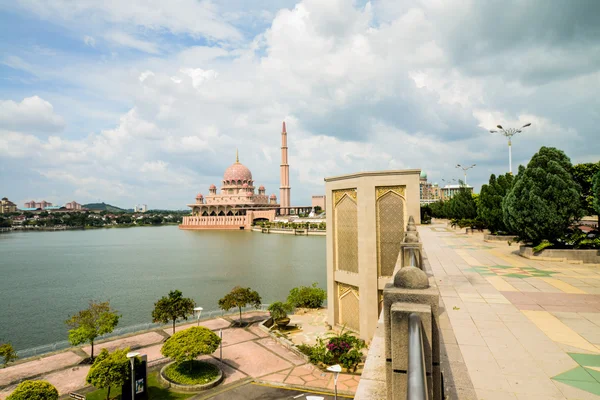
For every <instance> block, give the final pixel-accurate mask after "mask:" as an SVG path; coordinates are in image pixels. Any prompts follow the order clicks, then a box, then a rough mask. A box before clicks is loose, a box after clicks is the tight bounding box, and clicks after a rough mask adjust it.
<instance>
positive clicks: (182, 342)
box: [160, 326, 221, 366]
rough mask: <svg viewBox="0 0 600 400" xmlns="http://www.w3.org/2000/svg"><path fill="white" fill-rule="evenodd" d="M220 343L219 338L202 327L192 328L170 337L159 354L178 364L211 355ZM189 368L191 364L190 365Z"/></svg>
mask: <svg viewBox="0 0 600 400" xmlns="http://www.w3.org/2000/svg"><path fill="white" fill-rule="evenodd" d="M220 343H221V338H220V337H219V336H217V334H215V333H214V332H213V331H211V330H210V329H208V328H205V327H203V326H194V327H191V328H188V329H185V330H183V331H180V332H177V333H175V334H174V335H173V336H171V337H170V338H169V339H167V341H166V342H165V344H164V345H163V347H162V348H161V350H160V352H161V354H162V355H163V356H165V357H169V358H172V359H173V360H175V361H176V362H178V363H182V362H184V361H191V360H193V359H195V358H196V357H198V356H200V355H203V354H212V353H214V352H215V351H216V350H217V349H218V348H219V344H220ZM190 366H191V364H190Z"/></svg>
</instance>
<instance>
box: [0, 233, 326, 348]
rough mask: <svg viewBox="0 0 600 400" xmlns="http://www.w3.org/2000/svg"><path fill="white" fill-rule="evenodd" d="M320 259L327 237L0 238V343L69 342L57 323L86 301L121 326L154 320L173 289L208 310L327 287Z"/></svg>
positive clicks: (135, 235)
mask: <svg viewBox="0 0 600 400" xmlns="http://www.w3.org/2000/svg"><path fill="white" fill-rule="evenodd" d="M325 262H326V261H325V238H324V237H300V236H297V237H294V236H288V235H275V234H273V235H265V234H261V233H253V232H244V231H230V232H218V231H212V232H202V231H181V230H179V229H178V228H177V227H175V226H165V227H144V228H129V229H98V230H89V231H64V232H26V233H5V234H0V341H2V340H6V341H10V342H12V343H13V345H14V346H15V348H16V349H23V348H29V347H34V346H39V345H43V344H48V343H53V342H56V341H60V340H66V339H67V329H66V326H65V324H64V321H65V320H66V319H67V318H68V317H69V315H71V314H74V313H76V312H77V311H79V310H80V309H82V308H85V307H86V306H87V303H88V300H90V299H95V300H102V301H104V300H110V302H111V305H112V306H113V307H114V308H116V309H117V310H118V311H119V312H120V313H121V314H122V315H123V317H122V319H121V321H120V322H119V326H126V325H133V324H139V323H145V322H151V313H152V308H153V305H154V302H155V301H156V300H158V299H159V298H160V297H161V296H164V295H166V294H167V293H168V292H169V290H173V289H179V290H181V291H182V292H183V294H184V296H186V297H191V298H193V299H194V300H196V302H197V304H198V305H199V306H202V307H204V309H205V310H215V309H217V308H218V307H217V300H218V299H219V298H221V297H222V296H223V295H224V294H225V293H227V292H228V291H229V290H231V288H232V287H233V286H235V285H243V286H249V287H251V288H253V289H255V290H257V291H258V292H259V293H260V294H261V296H262V299H263V303H270V302H272V301H277V300H284V299H285V298H286V296H287V294H288V292H289V290H290V289H291V288H292V287H295V286H298V285H310V284H311V283H312V282H319V286H321V287H323V288H325V282H326V270H325Z"/></svg>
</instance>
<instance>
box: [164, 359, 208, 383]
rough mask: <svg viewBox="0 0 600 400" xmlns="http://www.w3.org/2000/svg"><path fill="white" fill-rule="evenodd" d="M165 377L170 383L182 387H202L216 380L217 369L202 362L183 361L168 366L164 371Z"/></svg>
mask: <svg viewBox="0 0 600 400" xmlns="http://www.w3.org/2000/svg"><path fill="white" fill-rule="evenodd" d="M165 376H166V377H167V378H168V379H169V380H170V381H171V382H177V383H180V384H183V385H204V384H206V383H209V382H212V381H214V380H215V379H217V377H218V376H219V368H217V367H215V366H214V365H212V364H210V363H207V362H203V361H198V360H192V361H184V362H181V363H173V364H171V365H169V366H168V367H167V368H166V369H165Z"/></svg>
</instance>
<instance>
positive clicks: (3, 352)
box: [0, 343, 19, 368]
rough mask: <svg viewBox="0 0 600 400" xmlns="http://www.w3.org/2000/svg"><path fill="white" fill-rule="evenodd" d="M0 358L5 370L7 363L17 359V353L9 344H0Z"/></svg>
mask: <svg viewBox="0 0 600 400" xmlns="http://www.w3.org/2000/svg"><path fill="white" fill-rule="evenodd" d="M0 357H2V359H3V361H4V362H3V365H4V367H5V368H6V366H7V365H8V363H9V362H12V361H14V360H16V359H18V358H19V356H18V355H17V352H16V351H15V349H14V348H13V347H12V344H10V343H4V344H0Z"/></svg>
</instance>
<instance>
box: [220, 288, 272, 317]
mask: <svg viewBox="0 0 600 400" xmlns="http://www.w3.org/2000/svg"><path fill="white" fill-rule="evenodd" d="M261 302H262V300H261V298H260V295H259V294H258V292H257V291H255V290H252V289H250V288H243V287H240V286H236V287H234V288H233V289H232V290H231V292H229V293H228V294H226V295H225V297H223V298H222V299H220V300H219V307H220V308H221V309H222V310H230V309H232V308H235V307H237V308H238V309H239V311H240V325H241V324H242V307H246V306H247V305H248V304H250V305H252V306H254V307H255V308H259V307H260V304H261Z"/></svg>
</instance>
